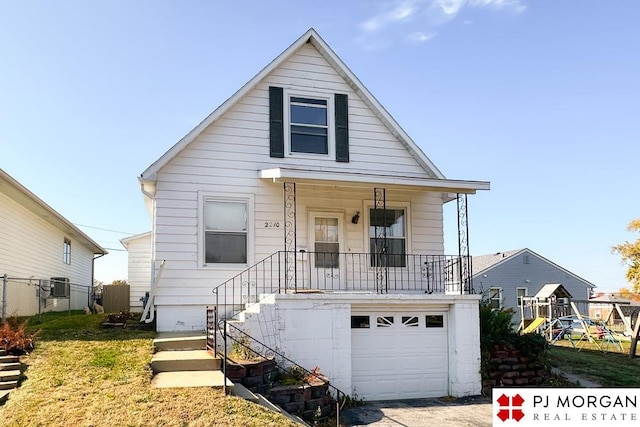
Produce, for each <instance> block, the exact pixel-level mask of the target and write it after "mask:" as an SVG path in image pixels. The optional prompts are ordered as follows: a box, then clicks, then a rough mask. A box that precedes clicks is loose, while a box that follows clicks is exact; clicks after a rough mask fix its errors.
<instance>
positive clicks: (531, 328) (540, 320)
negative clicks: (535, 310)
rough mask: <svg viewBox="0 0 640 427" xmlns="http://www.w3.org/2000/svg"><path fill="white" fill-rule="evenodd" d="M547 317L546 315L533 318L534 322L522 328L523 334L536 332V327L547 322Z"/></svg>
mask: <svg viewBox="0 0 640 427" xmlns="http://www.w3.org/2000/svg"><path fill="white" fill-rule="evenodd" d="M546 321H547V319H546V318H544V317H536V318H535V319H533V322H531V323H530V324H529V326H527V327H526V328H524V329H523V330H522V332H521V333H522V334H530V333H531V332H535V331H536V329H538V328H539V327H540V326H542V325H543V324H544V322H546Z"/></svg>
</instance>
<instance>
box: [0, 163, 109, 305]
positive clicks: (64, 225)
mask: <svg viewBox="0 0 640 427" xmlns="http://www.w3.org/2000/svg"><path fill="white" fill-rule="evenodd" d="M0 235H1V236H2V238H1V239H0V276H5V277H4V278H3V279H1V280H2V283H0V295H1V299H0V306H2V314H3V315H4V317H10V316H28V315H33V314H36V313H38V312H44V311H51V310H67V309H69V308H71V309H82V308H83V307H86V306H87V304H89V303H90V302H91V301H90V300H89V299H90V297H91V295H92V293H91V292H92V289H93V266H94V260H95V259H96V258H97V257H96V255H97V256H98V257H99V256H102V255H105V254H106V253H107V251H106V250H105V249H103V248H102V247H100V245H98V244H97V243H96V242H94V241H93V240H91V239H90V238H89V237H88V236H87V235H86V234H84V233H83V232H82V231H81V230H80V229H78V228H77V227H76V226H74V225H73V224H72V223H71V222H69V221H68V220H67V219H66V218H64V217H63V216H62V215H60V214H59V213H58V212H56V211H55V210H54V209H53V208H51V207H50V206H49V205H47V204H46V203H45V202H43V201H42V200H41V199H39V198H38V197H37V196H36V195H35V194H33V193H32V192H30V191H29V190H27V189H26V188H25V187H24V186H23V185H22V184H20V183H19V182H18V181H16V180H15V179H13V178H12V177H11V176H10V175H9V174H7V173H6V172H5V171H3V170H2V169H0Z"/></svg>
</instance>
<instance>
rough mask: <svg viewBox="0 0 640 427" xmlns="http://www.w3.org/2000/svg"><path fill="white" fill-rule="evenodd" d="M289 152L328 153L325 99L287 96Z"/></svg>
mask: <svg viewBox="0 0 640 427" xmlns="http://www.w3.org/2000/svg"><path fill="white" fill-rule="evenodd" d="M289 123H290V150H291V153H309V154H329V126H328V120H327V100H326V99H317V98H306V97H305V98H303V97H298V96H292V97H290V98H289Z"/></svg>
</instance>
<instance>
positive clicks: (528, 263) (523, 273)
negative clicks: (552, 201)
mask: <svg viewBox="0 0 640 427" xmlns="http://www.w3.org/2000/svg"><path fill="white" fill-rule="evenodd" d="M546 284H562V286H563V287H564V288H565V289H566V290H567V291H568V292H569V294H570V295H571V297H572V298H573V299H574V300H579V301H583V302H584V301H588V300H589V297H590V296H591V292H592V290H593V289H594V288H595V287H596V286H595V285H594V284H593V283H591V282H589V281H587V280H585V279H583V278H582V277H579V276H578V275H576V274H574V273H572V272H570V271H569V270H567V269H565V268H563V267H561V266H559V265H558V264H555V263H553V262H551V261H549V260H548V259H546V258H544V257H542V256H541V255H539V254H537V253H535V252H534V251H532V250H531V249H527V248H524V249H516V250H512V251H506V252H496V253H494V254H489V255H481V256H474V257H473V285H474V288H475V290H476V292H480V293H482V294H483V295H484V296H485V297H486V298H488V299H489V300H490V302H491V304H492V305H493V306H494V307H495V308H505V309H509V308H510V309H513V310H514V312H515V315H514V317H513V320H514V322H515V324H520V320H521V317H520V297H527V296H528V297H533V296H534V295H536V294H537V293H538V291H539V290H540V289H542V287H543V286H544V285H546ZM582 314H584V315H587V313H586V312H585V313H582Z"/></svg>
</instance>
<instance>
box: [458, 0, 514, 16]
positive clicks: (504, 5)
mask: <svg viewBox="0 0 640 427" xmlns="http://www.w3.org/2000/svg"><path fill="white" fill-rule="evenodd" d="M469 6H470V7H489V8H492V9H496V10H511V11H513V12H516V13H521V12H524V10H525V9H526V8H527V6H526V5H524V4H522V0H469Z"/></svg>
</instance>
